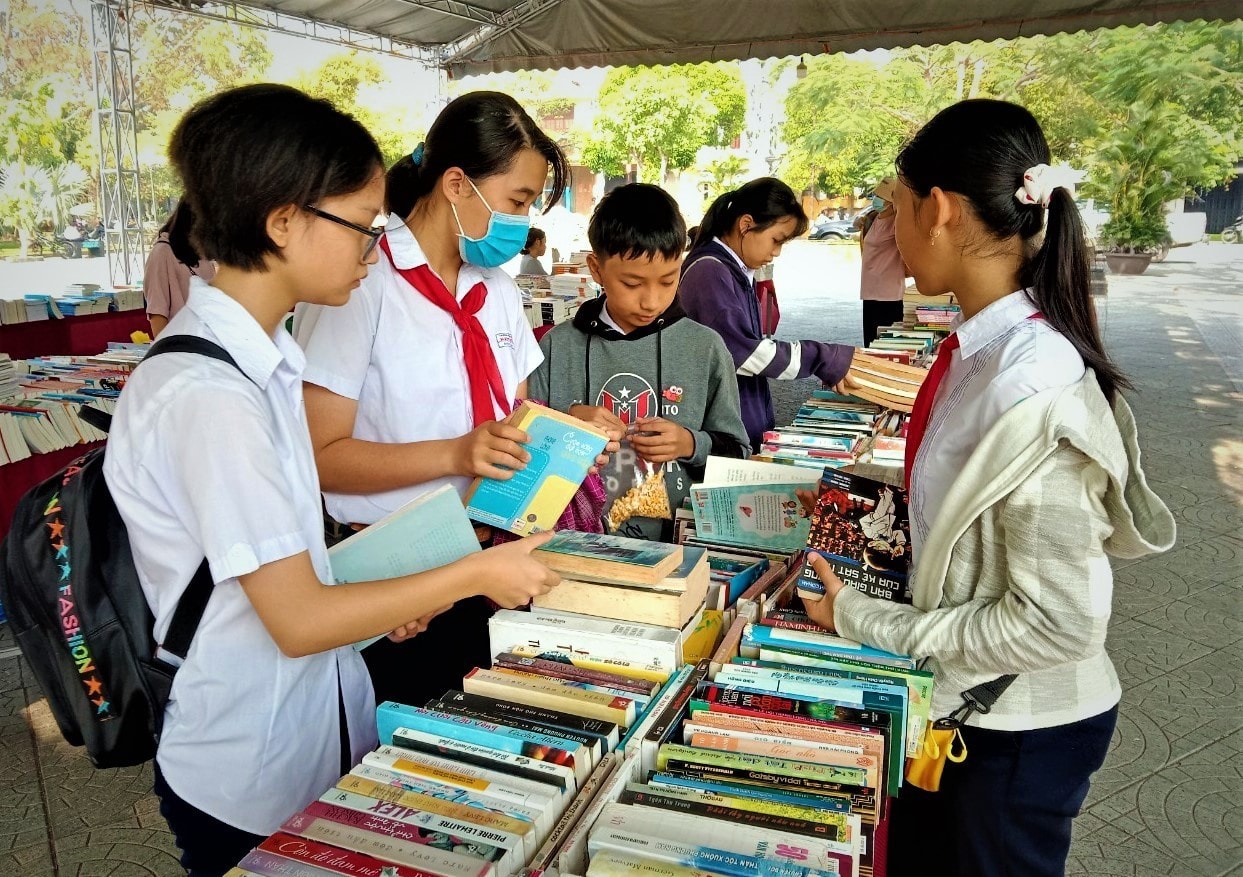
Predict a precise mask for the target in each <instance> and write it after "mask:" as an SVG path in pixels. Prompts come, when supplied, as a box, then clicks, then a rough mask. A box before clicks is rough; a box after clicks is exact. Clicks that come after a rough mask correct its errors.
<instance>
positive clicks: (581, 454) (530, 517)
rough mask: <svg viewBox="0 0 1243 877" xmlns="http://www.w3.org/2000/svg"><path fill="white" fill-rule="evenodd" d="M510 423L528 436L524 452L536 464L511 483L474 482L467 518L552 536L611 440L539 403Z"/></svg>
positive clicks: (524, 408) (524, 407) (517, 474)
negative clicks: (549, 532) (550, 532)
mask: <svg viewBox="0 0 1243 877" xmlns="http://www.w3.org/2000/svg"><path fill="white" fill-rule="evenodd" d="M506 422H507V423H508V424H509V425H511V426H514V427H517V428H518V429H521V430H522V431H524V432H525V433H526V434H527V437H528V441H527V443H526V444H524V445H523V446H522V447H523V448H524V449H525V450H526V452H527V453H528V454H530V455H531V459H530V461H528V463H527V465H526V467H525V468H523V469H521V470H519V471H517V472H514V473H513V477H511V478H509V479H508V480H505V481H501V480H499V479H496V478H477V479H475V482H474V484H472V485H471V488H470V491H469V492H468V493H467V495H466V513H467V515H468V516H469V517H470V518H471V519H472V520H475V521H478V522H479V523H481V524H487V525H488V526H490V527H496V528H498V529H501V530H508V531H509V532H510V533H514V534H516V535H518V536H530V535H531V534H533V533H540V532H543V531H544V530H551V529H552V528H553V526H554V525H555V524H556V523H557V519H558V518H560V517H561V515H562V513H563V512H564V511H565V510H566V507H567V506H568V505H569V504H570V500H572V499H573V498H574V494H575V493H576V492H577V491H578V488H579V487H581V486H582V483H583V481H584V479H586V477H587V472H588V470H589V469H590V468H591V467H592V466H593V465H595V462H596V457H598V456H599V455H600V454H601V452H603V451H604V448H605V446H606V445H607V444H608V441H609V439H608V436H607V435H605V434H604V433H603V432H601V431H600V430H598V429H596V428H595V427H593V426H590V425H588V424H586V423H583V421H581V420H579V419H577V418H575V417H570V416H569V415H568V414H562V413H561V412H559V411H554V410H553V409H551V408H545V407H544V406H542V405H537V404H535V403H534V402H523V403H522V404H521V405H519V406H518V407H517V408H515V409H514V412H513V413H512V414H510V416H509V417H508V418H507V419H506Z"/></svg>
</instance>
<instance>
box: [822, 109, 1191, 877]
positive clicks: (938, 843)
mask: <svg viewBox="0 0 1243 877" xmlns="http://www.w3.org/2000/svg"><path fill="white" fill-rule="evenodd" d="M1050 161H1051V159H1050V154H1049V146H1048V143H1047V142H1046V140H1045V136H1044V133H1043V132H1042V131H1041V129H1040V125H1039V124H1038V123H1037V122H1036V119H1035V118H1034V117H1033V116H1032V114H1031V113H1030V112H1028V111H1027V110H1026V109H1024V108H1022V107H1020V106H1018V105H1016V104H1011V103H1006V102H1003V101H994V100H969V101H964V102H962V103H958V104H955V105H953V106H951V107H949V108H948V109H945V110H942V111H941V112H940V113H938V114H937V115H936V116H935V117H934V118H933V119H932V121H930V122H929V123H928V124H927V125H925V126H924V127H923V128H922V129H921V130H920V131H919V133H917V134H916V135H915V137H914V138H913V139H912V140H911V141H910V143H908V144H907V145H906V146H905V147H904V148H903V149H902V152H901V153H900V154H899V155H898V160H897V166H898V184H897V190H896V192H895V195H894V206H895V208H896V217H895V222H896V233H897V243H898V248H899V250H900V251H901V253H902V256H903V258H904V259H905V261H906V264H907V265H908V266H910V268H911V271H912V272H913V274H914V277H915V281H916V284H917V286H918V288H919V291H920V292H921V293H924V294H926V295H939V294H943V293H946V292H949V291H951V290H952V291H953V292H954V293H955V295H956V296H957V297H958V301H959V304H960V305H961V306H962V319H961V321H960V322H959V324H958V325H957V327H956V329H955V331H954V333H953V334H951V335H949V336H948V337H947V338H946V340H945V341H944V342H942V344H941V348H940V351H939V352H938V356H937V360H936V363H935V364H934V365H933V366H932V369H931V371H930V372H929V375H928V377H927V379H926V380H925V381H924V383H923V386H922V387H921V388H920V391H919V395H918V398H917V399H916V401H915V406H914V411H913V413H912V415H911V420H910V423H909V424H908V435H907V443H906V484H907V485H908V486H909V490H910V504H909V512H910V524H911V543H912V547H913V551H914V555H913V564H914V565H913V568H912V573H911V579H912V582H913V587H914V605H899V604H895V603H891V602H889V601H887V600H881V599H877V598H874V597H869V596H867V595H866V594H864V593H863V592H862V591H860V590H857V589H856V588H854V587H851V586H849V585H844V584H843V583H842V581H841V580H840V579H838V578H837V576H835V575H834V574H833V571H832V569H830V567H829V566H828V564H827V563H825V562H824V561H823V559H822V558H817V559H816V560H814V561H813V564H814V566H815V568H816V572H817V573H818V575H819V577H820V579H821V580H822V581H823V582H824V583H825V589H826V593H825V596H824V598H823V599H821V600H819V601H810V600H808V601H805V606H806V609H807V613H808V615H810V616H811V617H812V618H813V620H815V621H816V622H817V623H819V624H821V625H823V626H825V627H827V628H829V629H831V630H836V631H837V632H838V633H839V634H841V635H842V636H844V637H847V638H849V639H851V640H855V641H858V642H863V643H866V644H868V645H871V646H876V647H879V648H882V649H887V650H889V651H893V652H899V653H902V654H905V655H912V656H914V657H916V658H919V659H927V661H926V666H927V669H930V670H932V671H933V673H934V674H935V675H936V688H935V691H934V693H933V698H932V718H933V719H934V720H935V719H941V718H943V717H946V716H948V715H950V714H951V713H953V712H955V711H958V710H959V709H960V708H961V707H963V705H964V701H963V696H962V694H963V692H965V691H967V690H969V689H972V688H974V687H976V686H979V685H983V684H989V683H993V682H995V681H999V680H1001V679H1002V678H1004V677H1012V679H1011V681H1010V683H1009V687H1007V688H1005V690H1004V691H1003V692H1002V693H1001V695H1000V697H999V698H998V699H997V700H996V702H995V703H994V704H993V705H992V707H991V710H989V711H988V712H986V713H980V712H976V713H974V714H971V715H970V716H969V717H968V718H967V719H966V721H965V724H964V725H963V727H962V728H961V733H962V737H963V740H964V742H965V749H966V756H967V757H966V760H965V761H963V762H962V763H960V764H959V763H954V762H949V763H947V764H946V765H945V769H944V773H943V774H942V776H941V781H940V790H939V791H937V792H927V791H923V790H922V789H920V788H916V787H915V786H913V785H910V784H908V785H907V786H906V787H905V788H903V789H902V794H901V796H900V797H898V798H895V799H894V801H893V805H892V810H891V816H890V829H889V856H890V858H889V873H891V874H895V875H898V874H901V875H907V874H920V873H925V872H927V871H928V870H929V868H928V863H929V861H930V859H929V846H928V844H929V843H932V844H935V849H936V852H935V856H934V860H935V862H936V865H935V868H934V870H935V871H936V873H941V874H955V875H959V877H993V875H1000V874H1015V875H1018V874H1021V875H1023V877H1061V875H1062V874H1064V873H1065V868H1066V858H1067V855H1068V853H1069V850H1070V841H1071V826H1072V823H1073V821H1074V818H1075V816H1076V815H1077V814H1078V813H1079V809H1080V807H1081V805H1082V804H1083V801H1084V798H1085V796H1086V795H1087V793H1088V787H1089V782H1090V779H1091V777H1092V774H1093V773H1094V772H1095V771H1096V770H1098V769H1099V768H1100V766H1101V764H1102V763H1103V762H1104V759H1105V754H1106V752H1107V751H1108V749H1109V742H1110V738H1111V737H1112V736H1113V732H1114V725H1115V723H1116V721H1117V717H1118V700H1119V698H1120V696H1121V686H1120V685H1119V682H1118V675H1117V673H1116V672H1115V670H1114V665H1113V663H1112V662H1111V661H1110V660H1109V655H1108V654H1107V653H1106V650H1105V640H1106V634H1107V632H1108V627H1109V617H1110V609H1111V602H1112V597H1113V573H1112V572H1111V569H1110V560H1109V557H1110V555H1112V556H1114V557H1119V558H1125V559H1127V560H1134V559H1136V558H1140V557H1143V556H1144V555H1147V554H1151V553H1154V552H1159V551H1165V550H1168V549H1169V548H1170V547H1171V546H1172V545H1173V544H1174V536H1175V528H1174V519H1173V516H1172V515H1171V514H1170V511H1169V509H1168V508H1166V506H1165V504H1164V503H1162V502H1161V500H1160V499H1159V498H1158V497H1157V496H1156V495H1155V494H1154V493H1153V492H1152V491H1151V490H1150V489H1149V488H1148V484H1147V481H1146V479H1145V477H1144V473H1143V471H1142V470H1141V469H1140V456H1139V445H1138V442H1137V437H1136V425H1135V417H1134V415H1133V414H1132V412H1131V409H1130V407H1129V406H1128V405H1127V403H1126V400H1125V399H1123V397H1122V390H1123V389H1124V388H1126V387H1127V386H1128V384H1127V382H1126V378H1125V377H1124V376H1123V375H1122V374H1121V372H1119V370H1118V367H1117V366H1116V365H1115V364H1114V363H1113V362H1112V361H1111V360H1110V358H1109V356H1108V354H1107V353H1106V351H1105V348H1104V344H1103V343H1102V341H1101V335H1100V331H1099V330H1098V328H1097V322H1096V315H1095V311H1094V310H1093V303H1092V299H1091V295H1090V283H1091V281H1090V268H1091V259H1090V257H1089V250H1088V246H1087V242H1086V238H1085V236H1084V226H1083V221H1082V220H1081V219H1080V216H1079V211H1078V209H1077V208H1076V207H1075V202H1074V196H1073V194H1072V193H1071V191H1070V190H1069V186H1070V185H1072V184H1073V181H1074V179H1076V175H1075V174H1074V172H1071V171H1070V170H1069V169H1068V168H1065V167H1064V166H1063V167H1051V166H1050ZM873 233H875V230H873ZM955 751H957V748H956V750H955Z"/></svg>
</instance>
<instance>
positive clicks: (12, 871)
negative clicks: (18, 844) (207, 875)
mask: <svg viewBox="0 0 1243 877" xmlns="http://www.w3.org/2000/svg"><path fill="white" fill-rule="evenodd" d="M55 873H56V871H55V869H54V866H53V865H52V850H51V848H50V847H49V846H48V845H47V844H46V843H43V844H36V845H35V846H29V847H22V848H20V849H13V850H5V851H4V852H0V874H4V875H6V877H8V875H12V877H50V875H53V874H55ZM184 873H185V872H184V871H183V872H182V874H183V875H184Z"/></svg>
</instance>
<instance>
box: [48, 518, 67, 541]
mask: <svg viewBox="0 0 1243 877" xmlns="http://www.w3.org/2000/svg"><path fill="white" fill-rule="evenodd" d="M48 529H50V530H51V531H52V538H53V539H60V538H61V536H62V534H64V532H65V525H64V524H62V523H61V522H60V518H57V519H56V520H55V521H52V522H51V523H50V524H48Z"/></svg>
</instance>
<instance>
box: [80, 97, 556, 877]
mask: <svg viewBox="0 0 1243 877" xmlns="http://www.w3.org/2000/svg"><path fill="white" fill-rule="evenodd" d="M169 158H170V159H171V163H172V165H173V167H174V169H175V170H176V172H177V175H178V177H179V178H180V179H181V182H182V184H183V185H184V186H185V192H186V194H185V199H186V200H185V202H184V203H186V204H193V205H195V208H196V210H195V212H196V221H197V224H196V226H195V238H196V240H197V241H198V242H200V243H201V244H202V246H203V249H205V250H206V251H208V252H212V253H215V254H217V257H218V258H219V260H220V271H219V273H218V274H217V275H216V278H215V283H214V285H210V286H209V285H208V284H207V283H206V282H205V281H204V280H203V279H202V278H199V277H195V278H194V279H193V281H192V284H191V291H190V297H189V300H188V301H187V303H186V306H185V307H184V308H182V309H181V311H180V312H179V313H178V314H177V316H175V317H173V319H172V321H171V322H170V323H169V325H168V327H167V334H168V335H171V336H187V337H192V338H198V339H200V340H202V341H207V342H211V343H213V344H215V345H216V346H217V347H219V348H221V349H222V353H223V354H224V355H225V356H226V357H229V358H231V360H232V362H225V361H221V360H218V359H214V358H209V357H208V356H204V355H197V354H194V353H189V352H170V353H167V354H165V355H162V356H157V357H154V358H152V359H151V360H149V361H146V362H144V363H143V364H142V365H141V366H140V367H139V368H137V369H135V371H134V373H133V375H132V376H130V378H129V380H128V382H127V383H126V385H125V392H124V393H122V394H121V398H120V401H119V402H118V403H117V411H116V415H115V416H114V418H113V421H112V430H111V432H110V434H109V436H108V449H107V456H106V458H105V460H104V478H105V480H106V482H107V485H108V489H109V492H110V493H111V495H112V497H113V499H114V500H115V501H116V505H117V509H118V511H119V512H120V514H121V517H122V519H123V520H124V521H125V525H126V531H127V533H128V538H129V543H130V547H131V549H132V550H133V556H134V568H135V570H136V572H137V575H138V580H139V582H140V584H141V585H142V589H143V593H144V594H145V596H146V598H147V602H148V603H149V604H150V608H151V610H152V612H153V614H154V630H155V634H156V637H157V640H158V639H162V638H163V637H164V636H165V635H166V634H167V631H168V630H169V626H170V623H171V620H172V618H173V615H174V612H175V607H176V606H177V604H178V603H179V601H180V600H181V598H182V596H183V595H184V594H185V592H186V588H187V586H188V584H189V583H190V581H191V579H192V577H193V576H194V575H195V573H196V571H197V570H198V569H199V567H200V566H201V565H202V564H203V562H204V559H206V563H207V566H208V568H209V571H210V574H211V578H212V582H213V588H212V592H211V599H210V600H209V601H208V603H207V606H206V609H205V611H204V613H203V617H202V621H201V623H200V624H199V626H198V629H197V630H196V632H195V634H194V638H193V640H192V643H191V646H190V650H189V652H188V653H187V655H186V658H185V661H184V662H183V663H182V664H181V666H180V668H179V669H178V670H177V674H176V676H175V678H174V679H173V682H172V691H171V694H170V696H169V699H168V704H167V708H166V709H165V714H164V724H163V730H162V733H161V735H160V740H159V747H158V752H157V755H156V759H155V766H154V767H155V792H156V795H157V796H158V797H159V800H160V813H161V814H162V815H163V816H164V818H165V819H166V820H167V821H168V824H169V827H170V828H171V829H172V832H173V837H174V839H175V841H176V843H177V846H178V847H180V848H181V851H182V858H181V862H182V865H183V866H184V867H185V868H186V869H187V870H188V871H189V873H190V877H219V875H222V874H224V873H225V872H226V871H228V870H229V869H230V868H232V867H233V866H235V865H236V864H237V862H238V861H239V860H240V859H241V858H242V857H243V856H245V855H246V854H247V852H249V851H250V849H251V848H252V847H254V846H256V845H257V844H259V843H261V842H262V841H263V839H264V838H265V837H266V836H268V835H270V834H272V833H273V832H275V831H277V830H278V829H279V828H280V826H281V824H282V823H283V822H284V821H285V820H286V819H288V818H289V817H290V816H292V815H293V814H295V813H297V812H298V811H299V810H301V809H302V808H303V807H305V806H306V805H307V804H309V803H310V802H311V801H314V800H315V799H316V798H317V797H318V796H319V795H321V794H323V792H324V791H325V790H326V789H328V788H330V787H331V786H332V784H333V783H334V782H336V780H337V778H338V777H340V776H341V775H342V773H344V772H347V771H349V769H350V768H351V766H352V765H354V764H356V763H357V762H358V760H359V759H361V758H362V756H363V754H364V753H366V752H367V751H368V750H369V749H372V748H373V747H374V746H375V744H376V719H375V701H374V698H373V696H372V690H371V685H370V683H369V682H368V681H367V672H366V668H365V667H364V665H363V661H362V658H361V657H360V656H359V654H358V652H357V651H356V650H355V649H354V647H353V643H355V642H358V641H359V640H363V639H367V638H370V637H373V636H383V635H384V634H389V635H390V636H394V637H397V638H403V637H408V636H414V635H415V634H417V633H419V632H420V631H422V630H423V627H424V624H425V623H426V619H427V618H429V617H430V616H431V615H432V614H434V613H435V612H436V611H437V610H438V609H439V608H440V607H443V606H445V605H448V604H451V603H453V602H454V601H456V600H460V599H463V598H466V597H469V596H472V595H478V594H486V595H487V596H488V597H490V598H492V599H494V600H496V601H497V602H498V603H500V604H501V605H504V606H509V607H514V606H520V605H523V604H525V603H526V602H528V601H529V600H530V599H531V597H533V596H534V595H537V594H542V593H546V592H547V591H548V590H549V589H550V588H551V587H552V586H553V585H555V584H556V582H557V577H556V575H555V574H553V573H552V572H550V571H549V570H548V569H547V568H546V567H544V566H543V564H541V563H539V562H538V561H536V560H535V559H533V558H532V557H531V556H530V553H531V551H532V550H533V549H534V548H536V547H538V546H539V545H540V544H542V543H543V542H545V541H547V539H546V538H543V535H542V534H541V536H536V537H532V538H531V539H528V540H524V541H522V542H515V543H512V544H510V545H504V546H500V547H498V548H492V549H489V550H488V551H483V552H478V553H475V554H472V555H470V556H469V557H466V558H463V559H462V560H459V561H457V562H456V563H452V564H449V565H446V566H442V567H440V568H438V569H435V570H431V571H429V572H426V573H420V574H418V575H410V576H401V577H398V578H393V579H388V580H386V581H378V582H358V583H353V584H340V585H338V584H333V577H332V570H331V567H330V565H329V560H328V551H327V549H326V547H325V545H324V531H323V517H322V513H321V500H320V492H319V478H318V476H317V474H316V470H315V457H314V452H313V450H312V447H311V439H310V436H309V435H308V433H307V428H306V419H305V417H306V415H305V412H304V410H303V404H302V380H301V372H302V368H303V365H304V364H305V360H304V358H303V355H302V351H301V350H300V349H299V348H298V345H297V344H296V343H294V340H293V339H292V338H291V337H290V336H289V333H287V332H286V331H285V328H284V320H285V314H286V313H288V312H289V310H290V308H292V307H293V306H294V304H295V303H297V302H312V303H315V304H322V305H326V306H329V307H333V306H338V305H342V304H344V303H345V302H346V301H348V300H349V299H350V297H351V293H352V291H353V290H354V289H355V288H356V287H357V286H358V283H359V281H360V280H361V279H362V278H363V277H365V276H366V274H367V270H368V266H369V265H371V264H373V263H374V262H375V255H376V254H375V244H376V241H377V240H378V239H379V236H380V233H381V230H382V228H383V226H382V225H380V226H379V227H378V228H377V227H376V219H377V214H378V213H380V211H381V210H382V209H383V204H384V166H383V164H382V158H381V155H380V149H379V147H378V146H377V145H376V143H375V140H374V139H373V138H372V137H371V135H370V134H368V133H367V131H366V130H365V129H364V128H363V127H362V126H361V125H359V124H358V122H356V121H354V119H352V118H351V117H349V116H347V115H345V114H343V113H341V112H339V111H337V110H336V109H334V108H333V107H332V105H331V104H329V103H328V102H327V101H323V100H316V99H314V98H311V97H309V96H308V95H305V94H303V93H302V92H300V91H297V90H296V89H293V88H289V87H288V86H284V85H267V84H262V85H248V86H244V87H242V88H238V89H232V90H229V91H224V92H221V93H219V94H216V95H214V96H213V97H210V98H208V99H207V100H206V101H204V102H202V103H200V104H198V105H196V106H195V107H194V108H193V109H191V110H190V112H189V113H187V114H186V116H185V117H183V118H182V120H181V121H180V122H179V123H178V125H177V127H176V128H175V129H174V131H173V134H172V139H171V142H170V146H169ZM355 294H356V293H355ZM407 672H411V673H418V672H420V669H419V668H409V669H408V670H407Z"/></svg>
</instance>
